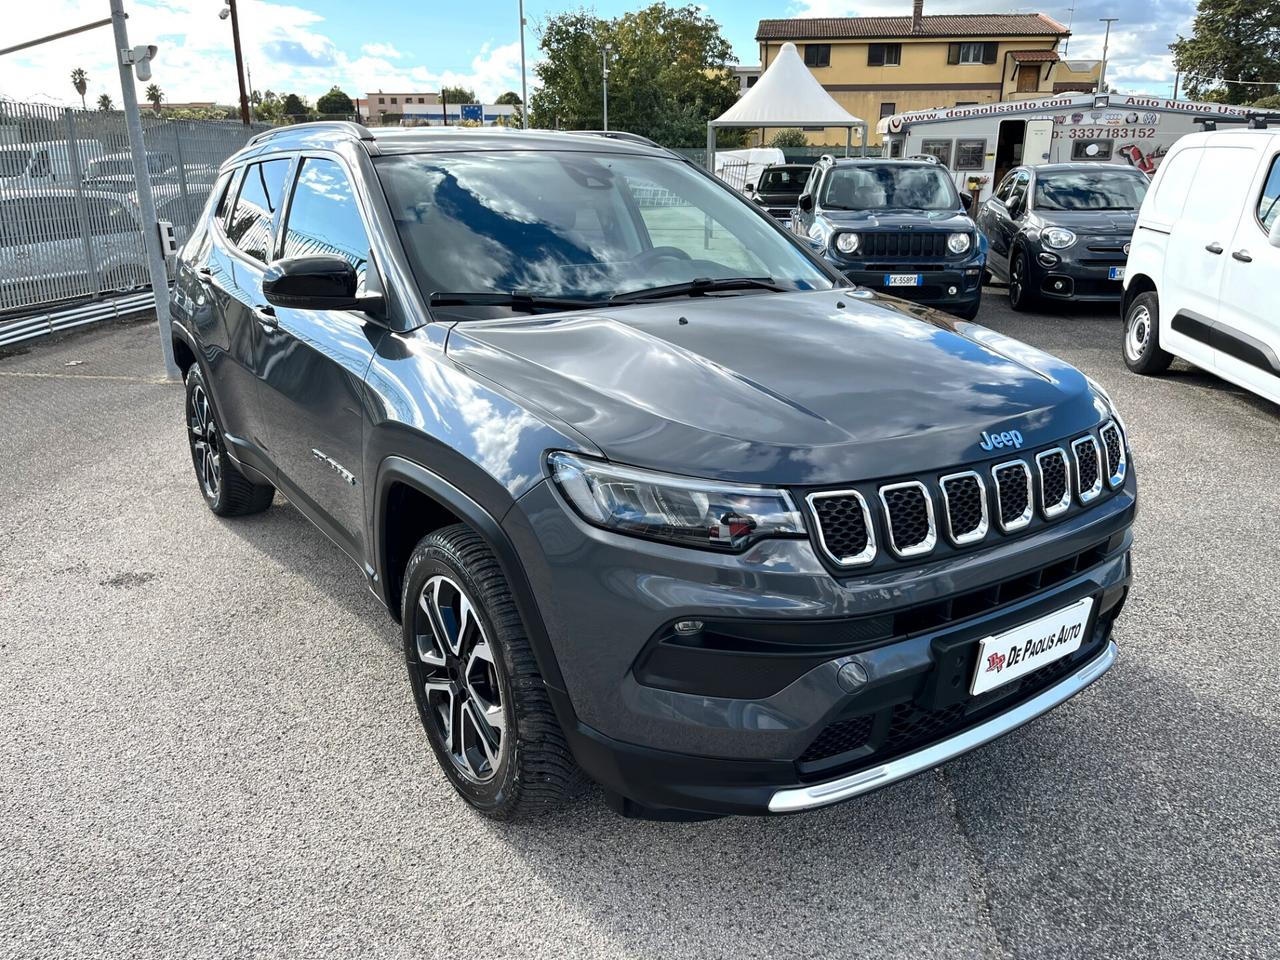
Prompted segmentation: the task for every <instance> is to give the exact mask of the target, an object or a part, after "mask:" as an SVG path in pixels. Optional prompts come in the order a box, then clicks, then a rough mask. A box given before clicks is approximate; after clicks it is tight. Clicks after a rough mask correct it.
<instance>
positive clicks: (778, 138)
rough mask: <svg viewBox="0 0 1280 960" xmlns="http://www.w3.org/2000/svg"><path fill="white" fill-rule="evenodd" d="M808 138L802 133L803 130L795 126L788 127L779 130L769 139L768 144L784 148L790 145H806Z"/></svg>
mask: <svg viewBox="0 0 1280 960" xmlns="http://www.w3.org/2000/svg"><path fill="white" fill-rule="evenodd" d="M808 145H809V138H808V137H806V136H805V135H804V131H803V130H800V129H797V128H796V127H789V128H787V129H786V130H779V131H778V132H777V133H775V134H774V135H773V136H772V137H771V138H770V140H769V146H771V147H780V148H782V149H783V150H786V149H788V148H791V147H807V146H808Z"/></svg>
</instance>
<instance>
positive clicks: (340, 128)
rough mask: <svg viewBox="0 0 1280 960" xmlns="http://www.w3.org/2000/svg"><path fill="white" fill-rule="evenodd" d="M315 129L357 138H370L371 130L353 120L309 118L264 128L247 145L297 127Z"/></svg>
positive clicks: (297, 128) (371, 136)
mask: <svg viewBox="0 0 1280 960" xmlns="http://www.w3.org/2000/svg"><path fill="white" fill-rule="evenodd" d="M303 128H305V129H307V130H315V129H318V128H324V129H329V130H332V131H333V132H334V133H349V134H351V135H352V136H353V137H355V138H356V139H357V140H372V139H373V132H372V131H371V130H370V129H369V128H368V127H366V126H365V125H364V124H363V123H356V122H355V121H354V120H311V121H308V122H307V123H293V124H290V125H288V126H285V127H273V128H272V129H270V130H264V131H263V132H262V133H260V134H258V135H257V136H255V137H252V138H251V139H250V140H249V143H248V144H247V146H253V145H254V144H258V143H262V142H263V141H264V140H270V139H271V138H272V137H276V136H279V135H280V134H282V133H289V132H290V131H293V130H299V129H303Z"/></svg>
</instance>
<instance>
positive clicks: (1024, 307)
mask: <svg viewBox="0 0 1280 960" xmlns="http://www.w3.org/2000/svg"><path fill="white" fill-rule="evenodd" d="M1030 277H1031V255H1030V254H1029V253H1027V248H1026V247H1022V246H1018V247H1014V249H1013V253H1012V255H1011V256H1010V257H1009V306H1010V308H1012V309H1013V310H1015V311H1017V312H1018V313H1026V312H1027V311H1028V310H1032V309H1034V308H1035V307H1036V305H1037V304H1038V303H1039V299H1040V298H1039V297H1038V296H1036V292H1035V291H1034V290H1032V289H1031V287H1030V286H1029V280H1030Z"/></svg>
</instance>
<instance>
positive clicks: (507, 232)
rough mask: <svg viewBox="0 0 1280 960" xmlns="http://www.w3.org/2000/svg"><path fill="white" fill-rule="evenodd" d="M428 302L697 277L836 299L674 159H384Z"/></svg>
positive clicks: (778, 237)
mask: <svg viewBox="0 0 1280 960" xmlns="http://www.w3.org/2000/svg"><path fill="white" fill-rule="evenodd" d="M376 162H377V167H378V173H379V177H380V179H381V181H382V185H383V187H384V189H385V191H386V194H387V200H388V202H389V203H390V205H391V212H392V216H393V217H394V218H395V221H396V228H397V230H398V232H399V234H400V239H401V241H402V242H403V243H404V246H405V250H406V251H407V253H408V256H409V260H410V263H411V266H412V267H413V270H414V273H415V275H416V277H417V280H418V284H419V286H420V288H421V289H422V292H423V293H424V294H425V295H426V296H428V297H430V296H431V295H432V294H435V293H441V292H445V291H448V292H460V291H468V292H477V293H511V292H513V291H520V292H521V293H525V294H531V295H534V296H538V297H562V298H571V297H576V298H589V299H592V300H601V299H605V298H607V297H610V296H615V295H618V294H622V293H628V292H634V291H638V290H646V289H650V288H654V287H660V286H666V285H671V284H680V283H688V282H689V281H692V280H699V279H703V278H706V279H712V280H714V279H726V278H737V277H754V278H768V279H770V280H771V281H773V282H774V283H776V284H778V285H779V286H783V287H786V288H788V289H798V290H813V289H829V288H830V287H831V286H832V283H831V281H830V280H829V279H828V277H827V275H826V274H825V273H824V272H823V271H822V270H821V269H820V268H819V267H818V266H817V265H815V264H814V263H813V262H812V261H810V260H809V259H808V258H807V257H806V256H804V254H802V253H801V252H800V251H799V250H798V249H797V248H796V247H795V246H793V245H792V243H791V242H790V241H788V240H787V238H786V237H785V236H784V235H782V234H780V233H779V232H778V231H777V230H776V229H775V228H774V227H773V226H771V225H770V223H769V222H768V221H766V220H765V218H764V217H763V215H762V214H760V213H758V212H757V211H756V210H755V209H754V208H753V207H751V206H748V205H747V204H746V202H745V201H743V200H741V199H739V198H738V197H737V195H736V194H734V193H733V192H732V191H730V190H729V189H728V188H727V187H724V186H721V185H719V184H718V183H717V182H716V181H713V180H712V179H710V178H709V177H706V176H703V175H702V174H701V173H699V172H698V171H697V170H696V169H694V168H692V167H691V166H689V165H688V164H686V163H683V162H681V161H679V160H676V159H666V158H660V157H646V156H632V155H627V154H589V153H579V152H568V151H566V152H555V151H540V152H536V153H535V152H529V151H504V152H495V153H470V154H448V155H439V154H418V155H412V156H390V157H381V158H379V159H378V160H377V161H376Z"/></svg>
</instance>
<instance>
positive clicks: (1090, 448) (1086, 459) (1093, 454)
mask: <svg viewBox="0 0 1280 960" xmlns="http://www.w3.org/2000/svg"><path fill="white" fill-rule="evenodd" d="M1071 456H1072V459H1073V460H1074V461H1075V475H1076V495H1077V496H1078V497H1079V498H1080V503H1081V504H1086V503H1090V502H1092V501H1094V500H1096V499H1097V498H1098V495H1099V494H1100V493H1102V456H1101V451H1100V450H1099V449H1098V441H1097V440H1095V439H1094V438H1093V434H1092V433H1086V434H1085V435H1084V436H1083V437H1078V438H1077V439H1075V440H1072V441H1071ZM1090 460H1092V464H1093V485H1092V486H1090V487H1088V488H1087V489H1086V488H1085V487H1084V481H1085V478H1086V477H1087V476H1088V474H1089V463H1090Z"/></svg>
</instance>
